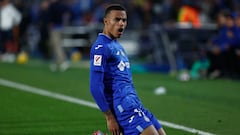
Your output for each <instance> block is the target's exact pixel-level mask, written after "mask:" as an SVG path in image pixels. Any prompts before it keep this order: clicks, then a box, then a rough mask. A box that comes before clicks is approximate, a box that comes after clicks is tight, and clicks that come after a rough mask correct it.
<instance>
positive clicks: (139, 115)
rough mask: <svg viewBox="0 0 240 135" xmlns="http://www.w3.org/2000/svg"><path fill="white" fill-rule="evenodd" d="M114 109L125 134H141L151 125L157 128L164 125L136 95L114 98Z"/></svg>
mask: <svg viewBox="0 0 240 135" xmlns="http://www.w3.org/2000/svg"><path fill="white" fill-rule="evenodd" d="M114 111H115V114H116V117H117V120H118V122H119V124H120V126H121V128H122V129H123V134H124V135H139V134H141V132H142V131H143V130H144V129H146V128H147V127H149V126H150V125H153V126H154V127H155V128H156V129H157V130H158V129H160V128H161V127H162V126H161V124H160V123H159V122H158V120H157V119H156V118H155V117H154V116H153V114H152V113H151V112H150V111H149V110H147V109H145V108H144V107H143V105H142V103H141V102H140V100H139V99H138V97H137V96H136V95H128V96H126V97H124V98H122V99H118V100H114Z"/></svg>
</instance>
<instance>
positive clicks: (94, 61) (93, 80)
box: [90, 47, 120, 135]
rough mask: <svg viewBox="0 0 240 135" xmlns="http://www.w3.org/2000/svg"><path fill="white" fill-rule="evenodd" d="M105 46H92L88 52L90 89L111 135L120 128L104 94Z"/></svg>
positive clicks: (118, 134)
mask: <svg viewBox="0 0 240 135" xmlns="http://www.w3.org/2000/svg"><path fill="white" fill-rule="evenodd" d="M105 49H106V48H98V47H94V48H92V50H91V54H90V63H91V65H90V91H91V94H92V96H93V98H94V100H95V101H96V103H97V105H98V107H99V108H100V110H101V111H102V112H103V113H104V115H105V118H106V121H107V126H108V130H109V132H110V133H112V134H113V135H120V128H119V125H118V123H117V120H116V118H115V116H114V114H113V113H112V111H111V109H110V107H109V105H108V102H107V100H106V98H105V95H104V83H103V82H104V67H105V65H106V59H107V51H105Z"/></svg>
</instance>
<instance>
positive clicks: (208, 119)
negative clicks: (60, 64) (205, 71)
mask: <svg viewBox="0 0 240 135" xmlns="http://www.w3.org/2000/svg"><path fill="white" fill-rule="evenodd" d="M0 78H3V79H7V80H10V81H14V82H18V83H22V84H26V85H30V86H33V87H36V88H41V89H46V90H49V91H52V92H56V93H61V94H64V95H68V96H72V97H75V98H79V99H83V100H87V101H92V102H93V99H92V97H91V95H90V92H89V69H88V68H70V69H69V70H67V71H66V72H63V73H61V72H51V71H50V70H49V69H48V65H47V64H45V63H42V62H30V63H28V64H26V65H18V64H6V63H0ZM133 80H134V83H135V86H136V88H137V92H138V94H139V97H140V98H141V99H142V102H143V104H144V105H145V107H146V108H148V109H149V110H151V111H152V112H153V113H154V114H155V115H156V117H157V118H158V119H160V120H164V121H169V122H173V123H177V124H180V125H184V126H187V127H191V128H195V129H199V130H203V131H207V132H210V133H214V134H220V135H237V134H240V130H239V128H238V122H239V121H240V116H239V113H240V104H239V103H240V83H239V81H234V80H221V79H219V80H191V81H189V82H181V81H178V80H177V79H176V78H175V77H170V76H168V75H164V74H160V73H136V72H133ZM159 86H164V87H165V88H166V89H167V93H166V94H165V95H155V94H154V92H153V91H154V89H155V88H157V87H159ZM164 128H165V130H166V131H167V133H168V134H170V135H192V134H193V133H188V132H185V131H181V130H176V129H173V128H169V127H164ZM95 130H102V131H103V132H107V128H106V123H105V119H104V116H103V115H102V113H101V112H100V111H99V110H97V109H93V108H89V107H86V106H82V105H77V104H72V103H68V102H65V101H61V100H57V99H53V98H49V97H44V96H41V95H36V94H32V93H27V92H23V91H18V90H16V89H14V88H9V87H6V86H1V85H0V135H91V133H92V132H93V131H95Z"/></svg>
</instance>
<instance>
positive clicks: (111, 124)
mask: <svg viewBox="0 0 240 135" xmlns="http://www.w3.org/2000/svg"><path fill="white" fill-rule="evenodd" d="M107 126H108V130H109V132H110V133H111V134H112V135H120V134H121V130H120V127H119V125H118V123H117V121H116V119H115V118H111V119H108V120H107Z"/></svg>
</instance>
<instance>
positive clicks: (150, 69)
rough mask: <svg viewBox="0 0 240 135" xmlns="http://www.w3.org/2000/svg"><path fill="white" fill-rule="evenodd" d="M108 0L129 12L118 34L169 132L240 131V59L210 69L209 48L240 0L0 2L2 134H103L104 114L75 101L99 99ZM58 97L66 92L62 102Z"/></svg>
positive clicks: (143, 93) (143, 92)
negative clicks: (93, 80) (95, 95)
mask: <svg viewBox="0 0 240 135" xmlns="http://www.w3.org/2000/svg"><path fill="white" fill-rule="evenodd" d="M9 3H10V4H12V5H13V6H14V7H15V8H16V10H17V11H18V12H19V16H20V21H19V22H17V21H16V20H15V19H16V18H15V19H14V18H13V20H14V21H13V22H12V24H13V25H12V26H11V27H9V28H8V29H6V28H5V27H4V25H3V24H4V21H3V20H5V19H3V16H5V17H6V15H3V9H4V7H5V6H6V5H8V4H9ZM109 3H120V4H123V5H124V6H125V7H126V8H127V10H128V26H127V29H126V31H125V33H124V35H123V37H122V38H121V39H119V41H120V42H121V43H122V44H123V46H124V48H125V49H126V51H127V53H128V54H129V57H130V60H131V63H132V66H131V67H132V71H133V77H134V82H135V83H136V87H137V90H138V93H139V95H140V97H141V99H142V100H143V103H144V104H145V105H146V106H147V107H148V108H149V109H150V110H151V111H153V113H154V114H156V116H157V117H158V118H159V119H160V120H161V121H162V122H163V123H164V126H165V128H166V131H167V132H168V133H169V134H174V135H188V134H189V135H190V134H203V135H207V134H210V135H211V134H221V135H236V134H240V130H239V129H238V122H239V120H240V117H239V113H240V110H239V109H240V106H239V100H240V91H239V89H240V84H239V70H240V68H239V59H238V60H236V61H234V62H237V63H236V65H234V67H236V68H234V70H233V71H232V70H230V71H231V72H230V71H229V72H226V73H225V72H224V74H221V75H220V74H211V73H208V72H209V71H208V70H209V68H210V65H211V62H209V57H208V55H207V52H208V51H209V50H210V49H209V48H211V47H209V45H211V41H212V39H213V38H214V37H216V36H218V34H219V31H221V29H220V28H221V27H222V25H225V24H221V21H220V20H221V19H219V16H220V14H221V13H224V15H225V17H226V18H227V17H229V16H230V18H232V19H235V18H237V17H239V11H240V2H239V1H238V0H198V1H193V0H192V1H191V0H108V1H105V0H31V1H30V0H29V1H28V0H26V1H24V0H0V8H1V10H0V13H1V15H0V17H1V19H0V26H1V27H0V31H1V33H0V41H1V43H0V45H1V48H0V49H1V50H0V51H1V52H0V134H1V135H33V134H34V135H37V134H39V135H40V134H45V135H47V134H49V135H55V134H56V135H64V134H68V135H69V134H71V135H75V134H76V135H79V134H81V135H89V134H91V133H92V132H93V131H95V130H102V131H103V132H107V128H106V124H105V120H104V117H103V116H102V114H101V113H100V112H99V111H98V110H97V109H94V107H93V108H92V107H89V106H88V105H82V104H79V103H78V101H79V100H84V101H90V104H91V103H92V102H93V99H92V98H91V96H90V93H89V88H88V84H89V82H88V81H89V77H88V72H89V71H88V70H89V69H88V64H89V62H88V61H89V49H90V47H91V43H92V42H93V41H94V40H95V38H96V36H97V34H98V33H99V32H101V30H102V27H103V24H102V17H103V13H104V8H105V7H106V6H107V5H108V4H109ZM188 15H190V16H191V17H190V19H189V20H188V19H186V18H188V17H187V16H188ZM7 17H8V18H11V17H10V15H8V16H7ZM17 18H19V17H17ZM184 18H185V19H186V20H185V19H184ZM226 18H225V19H226ZM6 33H10V36H7V35H8V34H6ZM234 34H235V33H234ZM238 34H239V35H240V33H237V35H236V37H238ZM238 38H239V37H238ZM7 39H8V40H7ZM237 41H238V40H237ZM221 42H224V43H225V41H221ZM228 43H229V42H228ZM238 43H239V42H238ZM237 46H238V47H239V44H238V45H237ZM238 49H239V48H238ZM56 50H58V51H56ZM238 51H239V50H238ZM236 52H237V51H236ZM238 54H239V52H238ZM220 60H221V59H220ZM224 64H226V63H224ZM213 73H217V72H213ZM159 88H161V89H160V91H158V92H156V91H157V90H159ZM29 89H31V90H29ZM19 90H20V91H19ZM32 90H33V91H34V90H37V91H38V90H40V91H41V90H44V92H43V91H42V92H39V91H38V92H33V91H32ZM46 91H47V92H50V93H48V94H43V93H46ZM29 92H30V93H29ZM51 92H53V93H51ZM58 94H61V96H63V97H64V96H66V97H65V98H63V99H62V98H60V100H59V98H57V100H56V97H58V96H56V95H58ZM54 95H55V96H54ZM46 96H47V97H46ZM61 96H60V97H61ZM72 100H74V101H77V103H76V102H74V101H73V102H72ZM73 103H76V104H73ZM93 106H94V105H93ZM168 122H170V124H169V123H168Z"/></svg>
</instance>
